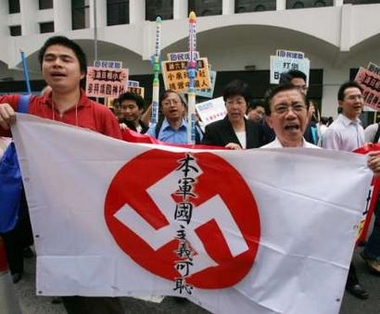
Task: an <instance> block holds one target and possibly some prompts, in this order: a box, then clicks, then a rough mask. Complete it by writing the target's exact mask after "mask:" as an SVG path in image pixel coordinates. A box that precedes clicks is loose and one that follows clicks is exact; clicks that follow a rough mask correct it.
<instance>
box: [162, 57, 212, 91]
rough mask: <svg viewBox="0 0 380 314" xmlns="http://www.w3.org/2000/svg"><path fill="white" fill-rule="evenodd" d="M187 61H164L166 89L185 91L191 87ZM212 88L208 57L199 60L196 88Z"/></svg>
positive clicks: (163, 72) (163, 73) (163, 71)
mask: <svg viewBox="0 0 380 314" xmlns="http://www.w3.org/2000/svg"><path fill="white" fill-rule="evenodd" d="M187 63H188V62H187V61H185V60H184V61H163V62H162V64H161V65H162V67H161V69H162V75H163V78H164V83H165V89H170V90H174V91H176V92H178V93H185V92H187V91H188V89H189V78H188V76H187ZM209 88H211V83H210V73H209V67H208V61H207V58H200V59H198V60H197V75H196V78H195V89H209Z"/></svg>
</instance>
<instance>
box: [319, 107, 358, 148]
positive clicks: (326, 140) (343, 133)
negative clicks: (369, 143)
mask: <svg viewBox="0 0 380 314" xmlns="http://www.w3.org/2000/svg"><path fill="white" fill-rule="evenodd" d="M364 143H365V140H364V129H363V127H362V125H361V123H360V120H359V119H356V120H355V121H353V120H351V119H349V118H347V117H346V116H344V115H343V114H339V115H338V118H337V119H336V120H335V121H334V122H333V123H332V124H331V125H330V126H329V128H328V129H327V130H326V132H325V134H324V135H323V138H322V147H323V148H327V149H333V150H343V151H347V152H352V151H354V150H355V149H357V148H359V147H361V146H363V145H364Z"/></svg>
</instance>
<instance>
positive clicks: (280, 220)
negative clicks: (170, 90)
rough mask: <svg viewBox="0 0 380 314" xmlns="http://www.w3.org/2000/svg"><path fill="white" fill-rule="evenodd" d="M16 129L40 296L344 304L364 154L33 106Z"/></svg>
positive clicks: (317, 306)
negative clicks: (157, 136) (163, 140)
mask: <svg viewBox="0 0 380 314" xmlns="http://www.w3.org/2000/svg"><path fill="white" fill-rule="evenodd" d="M12 132H13V135H14V138H15V143H16V146H17V151H18V157H19V160H20V162H21V168H22V173H23V178H24V182H25V188H26V193H27V198H28V202H29V206H30V214H31V220H32V224H33V231H34V236H35V245H36V251H37V287H36V289H37V293H38V294H39V295H51V296H56V295H91V296H131V295H133V296H139V295H142V296H147V295H181V296H184V297H187V298H189V299H190V300H192V301H193V302H195V303H197V304H200V305H201V306H202V307H204V308H206V309H208V310H209V311H211V312H214V313H221V314H224V313H226V314H227V313H228V314H230V313H260V314H273V313H302V314H335V313H336V314H337V313H338V312H339V308H340V303H341V299H342V296H343V291H344V286H345V281H346V276H347V271H348V266H349V263H350V260H351V256H352V251H353V247H354V241H355V234H356V228H357V223H358V222H359V220H360V218H361V215H362V210H363V208H364V207H365V199H366V196H367V192H368V189H369V186H370V181H371V177H372V173H371V171H370V170H369V169H368V168H367V166H366V160H367V157H366V156H363V155H355V154H352V153H345V152H336V151H329V150H322V149H321V150H317V149H307V148H304V149H285V148H283V149H252V150H245V151H229V150H226V151H224V150H217V151H205V150H190V149H186V148H176V147H167V146H158V145H149V144H132V143H126V142H123V141H119V140H116V139H113V138H109V137H106V136H104V135H101V134H98V133H94V132H92V131H88V130H84V129H80V128H76V127H73V126H69V125H65V124H59V123H56V122H54V121H50V120H44V119H40V118H37V117H34V116H28V115H23V114H18V116H17V123H16V124H15V125H14V127H13V128H12ZM331 178H334V180H333V181H334V182H332V181H331Z"/></svg>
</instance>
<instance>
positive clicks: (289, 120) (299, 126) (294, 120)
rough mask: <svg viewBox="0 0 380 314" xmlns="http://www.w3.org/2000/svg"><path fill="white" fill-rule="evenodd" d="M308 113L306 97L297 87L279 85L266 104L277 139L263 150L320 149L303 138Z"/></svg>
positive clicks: (269, 123) (270, 124)
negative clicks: (289, 148) (280, 148)
mask: <svg viewBox="0 0 380 314" xmlns="http://www.w3.org/2000/svg"><path fill="white" fill-rule="evenodd" d="M307 112H308V105H307V103H306V99H305V95H304V94H303V93H302V92H301V91H300V89H299V88H298V87H297V86H294V85H291V84H285V85H279V86H277V87H276V88H274V89H273V90H272V91H270V92H269V95H268V96H267V99H266V102H265V113H266V115H267V123H268V125H269V126H270V127H271V128H272V129H273V130H274V132H275V134H276V138H275V139H274V141H272V142H270V143H269V144H267V145H265V146H262V148H278V147H310V148H318V146H315V145H313V144H311V143H309V142H307V141H306V140H305V139H304V137H303V134H304V133H305V129H306V127H307V125H308V122H309V121H308V116H307Z"/></svg>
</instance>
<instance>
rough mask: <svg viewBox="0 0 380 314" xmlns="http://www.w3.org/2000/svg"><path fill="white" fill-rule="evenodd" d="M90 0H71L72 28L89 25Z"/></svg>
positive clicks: (87, 26)
mask: <svg viewBox="0 0 380 314" xmlns="http://www.w3.org/2000/svg"><path fill="white" fill-rule="evenodd" d="M89 2H90V0H71V8H72V11H71V14H72V29H73V30H75V29H82V28H89V27H90V4H89Z"/></svg>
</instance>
